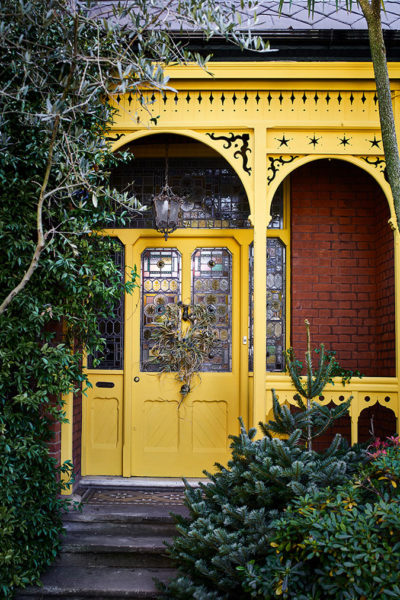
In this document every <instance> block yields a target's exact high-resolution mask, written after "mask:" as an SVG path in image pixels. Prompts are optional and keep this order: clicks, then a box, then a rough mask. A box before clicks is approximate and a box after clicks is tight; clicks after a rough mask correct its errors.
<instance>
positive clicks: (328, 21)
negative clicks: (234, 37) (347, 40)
mask: <svg viewBox="0 0 400 600" xmlns="http://www.w3.org/2000/svg"><path fill="white" fill-rule="evenodd" d="M257 16H258V22H257V24H256V25H253V27H252V30H253V31H256V30H259V31H282V30H285V29H297V30H299V29H302V30H310V29H312V30H326V29H336V30H338V29H354V30H366V29H367V23H366V21H365V18H364V16H363V14H362V12H361V9H360V8H359V7H358V6H357V4H356V2H355V1H354V4H353V7H352V10H351V12H348V11H347V10H346V7H345V1H344V0H342V2H341V6H339V8H338V9H337V8H336V0H325V1H321V2H316V5H315V10H314V14H311V15H310V14H309V12H308V8H307V0H292V2H291V4H290V3H289V2H286V4H285V5H284V7H283V10H282V13H281V14H279V11H278V10H277V2H276V0H273V1H271V0H261V2H260V5H259V8H258V10H257ZM382 25H383V27H384V28H385V29H391V30H396V29H400V2H399V0H386V2H385V12H382Z"/></svg>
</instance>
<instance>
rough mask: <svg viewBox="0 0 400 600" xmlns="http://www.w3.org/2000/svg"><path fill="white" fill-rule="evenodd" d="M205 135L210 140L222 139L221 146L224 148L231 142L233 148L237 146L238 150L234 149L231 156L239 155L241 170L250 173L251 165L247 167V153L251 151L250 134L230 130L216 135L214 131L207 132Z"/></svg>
mask: <svg viewBox="0 0 400 600" xmlns="http://www.w3.org/2000/svg"><path fill="white" fill-rule="evenodd" d="M207 135H208V136H209V137H210V138H211V139H212V140H215V141H218V140H222V141H223V142H224V145H223V146H224V148H225V149H226V150H228V149H229V148H230V147H231V146H232V144H233V145H234V147H235V148H238V150H235V152H234V153H233V157H234V158H239V157H241V158H242V168H243V170H244V171H245V172H246V173H247V174H248V175H250V174H251V167H249V165H248V160H249V157H248V156H247V153H248V152H249V153H250V152H251V149H250V148H249V139H250V135H249V134H248V133H239V134H236V135H235V134H234V133H232V132H231V131H230V132H229V133H228V134H227V135H216V134H215V133H207ZM239 141H240V142H241V145H239Z"/></svg>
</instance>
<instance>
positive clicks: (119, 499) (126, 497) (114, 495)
mask: <svg viewBox="0 0 400 600" xmlns="http://www.w3.org/2000/svg"><path fill="white" fill-rule="evenodd" d="M183 499H184V491H183V490H182V491H181V490H179V491H163V492H162V491H159V490H154V491H153V490H152V491H143V490H142V491H140V490H126V489H101V490H99V489H90V488H89V489H88V490H87V491H86V492H85V493H84V494H83V495H82V501H83V502H84V504H139V505H140V504H158V505H160V504H161V505H164V506H169V505H171V506H172V505H177V504H183Z"/></svg>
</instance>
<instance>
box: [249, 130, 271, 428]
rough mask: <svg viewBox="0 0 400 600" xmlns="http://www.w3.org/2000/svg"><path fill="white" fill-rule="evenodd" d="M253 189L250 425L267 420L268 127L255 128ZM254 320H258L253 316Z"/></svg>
mask: <svg viewBox="0 0 400 600" xmlns="http://www.w3.org/2000/svg"><path fill="white" fill-rule="evenodd" d="M254 137H255V141H254V147H255V159H254V188H255V197H256V198H257V202H256V204H255V207H254V315H257V326H254V360H253V369H254V371H253V373H254V374H253V388H254V392H253V394H254V395H253V407H252V417H251V419H250V424H251V425H252V426H254V425H256V424H257V423H258V422H259V421H264V419H265V414H266V412H267V411H266V408H267V405H266V398H265V357H266V344H267V340H266V335H267V331H266V327H267V323H266V320H267V273H266V271H267V268H266V266H267V265H266V262H267V237H266V230H267V219H268V217H267V215H269V214H270V209H271V201H272V197H270V198H269V203H268V202H267V172H266V168H265V156H266V145H267V144H266V136H265V128H264V127H263V126H260V127H259V128H258V129H255V131H254ZM254 320H255V319H254Z"/></svg>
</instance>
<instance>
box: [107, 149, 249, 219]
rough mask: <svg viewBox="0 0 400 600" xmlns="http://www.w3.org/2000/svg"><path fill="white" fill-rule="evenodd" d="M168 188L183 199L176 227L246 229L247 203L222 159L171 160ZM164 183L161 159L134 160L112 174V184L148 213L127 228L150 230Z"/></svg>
mask: <svg viewBox="0 0 400 600" xmlns="http://www.w3.org/2000/svg"><path fill="white" fill-rule="evenodd" d="M168 180H169V185H170V187H171V188H172V190H173V192H174V194H176V195H178V196H180V197H183V198H184V201H183V203H182V207H181V214H180V219H179V227H183V228H195V229H204V228H216V229H219V228H229V227H232V228H236V229H240V228H249V227H250V226H251V225H250V222H249V221H248V215H249V212H250V210H249V203H248V200H247V196H246V193H245V191H244V188H243V185H242V183H241V181H240V179H239V177H238V176H237V175H236V173H235V172H234V170H233V169H232V168H231V167H230V166H229V165H228V164H227V162H226V161H225V160H224V159H222V158H212V159H210V158H185V159H184V160H183V159H181V158H170V159H169V176H168ZM164 181H165V161H164V160H163V159H158V158H157V159H136V160H135V161H133V162H132V163H130V164H127V165H121V166H119V167H118V168H116V169H115V171H114V172H113V178H112V183H113V185H114V186H115V187H117V189H119V190H120V191H126V190H128V191H129V192H130V193H133V194H134V195H135V196H136V197H137V199H138V200H139V201H140V202H141V203H142V205H143V206H145V207H148V210H146V211H144V212H142V213H140V214H139V215H135V216H134V217H133V218H132V219H127V222H126V226H127V227H134V228H153V227H154V223H153V215H152V211H151V210H150V207H151V202H152V199H153V197H154V195H155V194H158V193H159V191H160V190H161V188H162V186H163V185H164Z"/></svg>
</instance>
